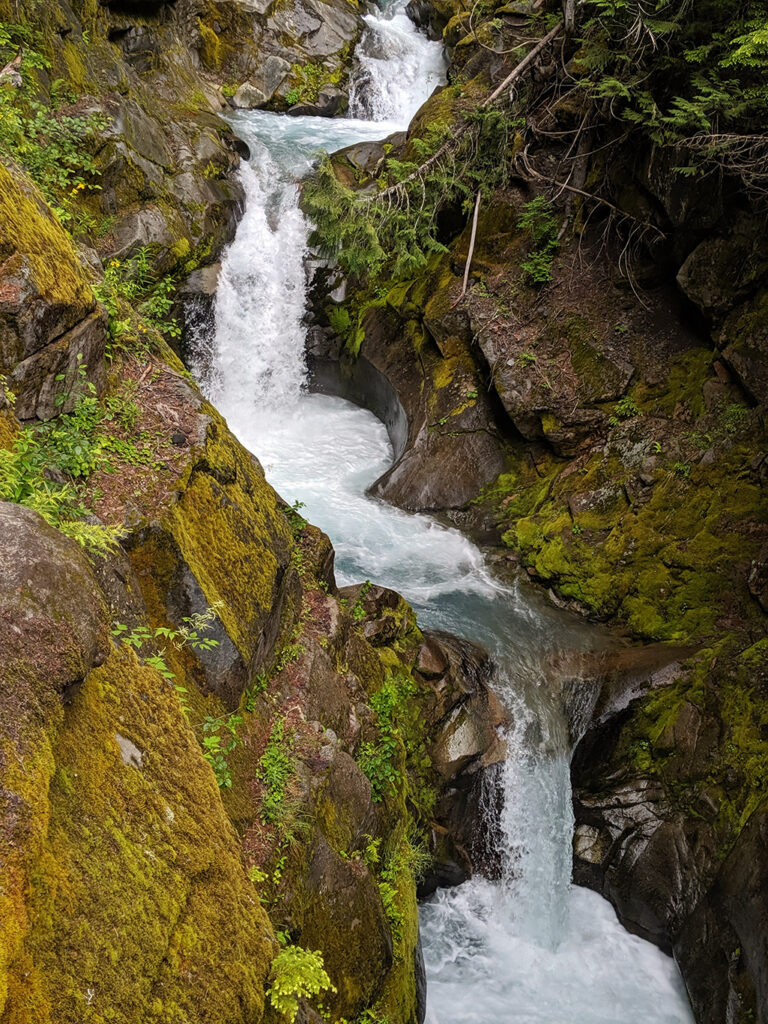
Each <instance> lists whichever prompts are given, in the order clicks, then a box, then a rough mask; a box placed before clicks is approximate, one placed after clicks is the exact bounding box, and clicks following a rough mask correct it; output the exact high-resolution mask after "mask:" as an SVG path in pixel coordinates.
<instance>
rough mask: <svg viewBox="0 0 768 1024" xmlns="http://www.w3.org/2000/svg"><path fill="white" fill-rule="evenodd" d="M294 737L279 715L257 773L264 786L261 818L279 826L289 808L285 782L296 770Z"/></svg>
mask: <svg viewBox="0 0 768 1024" xmlns="http://www.w3.org/2000/svg"><path fill="white" fill-rule="evenodd" d="M292 747H293V736H292V734H291V733H290V732H286V728H285V719H284V718H278V719H277V720H276V721H275V723H274V725H273V726H272V732H271V733H270V736H269V740H268V741H267V745H266V748H265V749H264V753H263V754H262V755H261V758H260V760H259V775H260V777H261V780H262V782H263V783H264V786H265V792H264V796H263V798H262V801H261V818H262V821H264V822H266V823H268V824H270V825H275V826H278V827H279V826H280V825H281V824H283V823H284V822H285V821H286V818H287V817H289V815H290V813H291V811H292V808H290V807H289V804H290V801H288V799H287V797H286V790H287V787H288V782H289V781H290V779H291V777H292V776H293V774H294V772H295V770H296V764H295V759H294V755H293V750H292Z"/></svg>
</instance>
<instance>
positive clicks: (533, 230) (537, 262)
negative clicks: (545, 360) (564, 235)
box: [517, 196, 560, 361]
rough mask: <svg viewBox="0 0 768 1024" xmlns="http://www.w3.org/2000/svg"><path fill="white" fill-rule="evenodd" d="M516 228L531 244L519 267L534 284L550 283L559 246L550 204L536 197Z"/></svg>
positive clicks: (527, 206)
mask: <svg viewBox="0 0 768 1024" xmlns="http://www.w3.org/2000/svg"><path fill="white" fill-rule="evenodd" d="M517 226H518V227H520V228H523V229H524V230H525V231H527V232H528V234H529V235H530V238H531V241H532V243H533V248H532V249H531V251H530V252H529V253H528V255H527V256H526V258H525V259H524V260H523V262H522V263H521V264H520V265H521V267H522V268H523V270H525V271H526V272H527V273H528V274H529V276H530V278H531V281H533V283H534V284H545V283H546V282H547V281H551V280H552V264H553V262H554V259H555V254H556V252H557V250H558V248H559V245H560V243H559V241H558V238H557V233H558V223H557V218H556V217H555V212H554V209H553V207H552V204H551V203H550V202H549V200H548V199H547V198H546V197H545V196H536V198H535V199H532V200H531V201H530V202H529V203H526V204H525V207H524V208H523V212H522V214H521V215H520V219H519V220H518V222H517ZM534 361H535V358H534Z"/></svg>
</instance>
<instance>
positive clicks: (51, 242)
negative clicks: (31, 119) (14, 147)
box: [0, 164, 107, 419]
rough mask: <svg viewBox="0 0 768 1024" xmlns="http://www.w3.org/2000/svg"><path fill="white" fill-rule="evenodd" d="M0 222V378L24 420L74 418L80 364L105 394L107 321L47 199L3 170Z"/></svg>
mask: <svg viewBox="0 0 768 1024" xmlns="http://www.w3.org/2000/svg"><path fill="white" fill-rule="evenodd" d="M0 218H2V221H3V225H4V228H5V231H4V233H3V235H2V236H1V237H0V375H2V376H4V377H5V378H6V379H7V380H8V384H9V388H10V389H11V390H12V391H13V392H14V394H15V396H16V406H15V411H16V415H17V416H18V417H19V419H32V418H34V417H37V418H39V419H49V418H50V417H51V416H53V415H54V414H55V413H56V412H59V411H61V412H70V411H71V409H72V407H73V405H74V401H75V397H74V393H75V390H76V388H75V385H76V383H77V381H78V366H79V365H80V364H82V366H83V369H84V372H85V373H87V375H88V379H89V380H90V381H91V382H92V383H93V384H94V386H95V387H96V389H97V391H98V392H101V391H102V390H103V388H104V383H105V369H104V348H105V344H106V340H107V332H106V320H105V317H104V316H103V315H102V314H101V312H99V311H97V309H96V300H95V299H94V297H93V293H92V291H91V288H90V285H89V283H88V279H87V277H86V275H85V273H84V270H83V267H82V265H81V263H80V262H79V260H78V259H77V256H76V254H75V250H74V248H73V246H72V243H71V241H70V239H69V238H68V237H67V235H66V234H65V233H64V230H63V229H62V227H61V225H60V224H59V223H58V221H57V220H56V219H55V217H54V216H53V214H52V213H51V211H50V210H49V209H48V207H47V206H46V204H45V202H44V201H43V199H42V196H40V194H39V193H38V192H37V190H36V189H34V188H33V186H32V185H31V184H30V183H29V182H26V181H24V180H23V179H22V178H21V176H20V175H14V174H12V173H11V172H10V171H8V170H7V169H6V168H5V167H3V166H2V165H1V164H0ZM59 394H60V395H61V396H62V399H63V401H62V403H61V404H59V405H57V404H56V396H57V395H59Z"/></svg>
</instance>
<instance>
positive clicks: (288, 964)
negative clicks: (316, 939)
mask: <svg viewBox="0 0 768 1024" xmlns="http://www.w3.org/2000/svg"><path fill="white" fill-rule="evenodd" d="M321 992H336V988H335V986H334V985H332V984H331V979H330V978H329V977H328V974H327V972H326V970H325V967H324V964H323V954H322V953H320V952H319V951H317V950H315V951H312V950H308V949H302V948H301V946H286V947H285V948H284V949H282V950H281V951H280V952H279V953H278V954H277V956H276V957H275V959H274V960H273V961H272V983H271V985H270V987H269V988H268V989H267V995H268V996H269V1001H270V1002H271V1004H272V1006H273V1007H274V1008H275V1010H276V1011H277V1012H278V1013H280V1014H282V1015H283V1017H285V1019H286V1020H287V1021H290V1022H291V1024H293V1021H294V1020H295V1019H296V1014H297V1013H298V1012H299V1000H300V999H308V998H310V997H311V996H317V995H319V994H320V993H321Z"/></svg>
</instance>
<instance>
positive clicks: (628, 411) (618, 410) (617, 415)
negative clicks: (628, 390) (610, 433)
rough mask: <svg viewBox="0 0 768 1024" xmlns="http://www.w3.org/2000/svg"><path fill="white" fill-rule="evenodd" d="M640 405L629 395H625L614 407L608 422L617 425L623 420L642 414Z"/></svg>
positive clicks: (613, 425)
mask: <svg viewBox="0 0 768 1024" xmlns="http://www.w3.org/2000/svg"><path fill="white" fill-rule="evenodd" d="M641 415H642V413H641V412H640V406H639V405H638V404H637V402H636V401H635V400H634V398H630V397H629V395H624V397H623V398H620V399H619V401H618V402H617V403H616V405H615V406H614V408H613V413H612V414H611V415H610V416H609V417H608V422H609V424H610V425H611V426H612V427H616V426H618V425H619V423H620V422H621V421H622V420H629V419H632V418H633V417H634V416H641Z"/></svg>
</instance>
